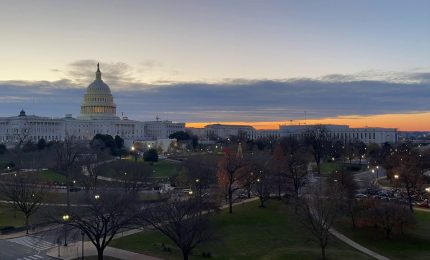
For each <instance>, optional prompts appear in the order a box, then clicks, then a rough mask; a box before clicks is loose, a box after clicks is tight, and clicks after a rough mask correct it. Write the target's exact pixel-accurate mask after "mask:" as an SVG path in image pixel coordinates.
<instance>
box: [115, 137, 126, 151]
mask: <svg viewBox="0 0 430 260" xmlns="http://www.w3.org/2000/svg"><path fill="white" fill-rule="evenodd" d="M114 141H115V146H116V149H117V150H121V149H122V147H123V146H124V139H122V138H121V137H120V136H119V135H115V139H114Z"/></svg>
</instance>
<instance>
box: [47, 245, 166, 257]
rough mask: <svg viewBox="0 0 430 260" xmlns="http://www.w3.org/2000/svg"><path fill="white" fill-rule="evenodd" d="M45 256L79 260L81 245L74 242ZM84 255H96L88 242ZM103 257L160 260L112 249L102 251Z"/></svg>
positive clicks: (95, 251) (51, 250) (54, 249)
mask: <svg viewBox="0 0 430 260" xmlns="http://www.w3.org/2000/svg"><path fill="white" fill-rule="evenodd" d="M46 254H47V255H48V256H51V257H55V258H57V259H65V260H69V259H75V258H80V257H82V244H81V242H76V243H73V244H69V245H68V246H67V247H65V246H61V247H59V248H58V247H56V248H52V249H50V250H48V252H47V253H46ZM84 255H85V256H92V255H97V250H96V248H95V247H94V245H93V244H92V243H91V242H90V241H87V242H85V243H84ZM104 256H112V257H115V258H118V259H124V260H161V259H160V258H156V257H152V256H148V255H142V254H138V253H134V252H130V251H127V250H122V249H119V248H113V247H107V248H106V249H105V251H104Z"/></svg>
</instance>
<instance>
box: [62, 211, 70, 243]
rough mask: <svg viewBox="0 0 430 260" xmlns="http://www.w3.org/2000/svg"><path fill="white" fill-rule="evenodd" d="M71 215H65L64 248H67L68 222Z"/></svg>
mask: <svg viewBox="0 0 430 260" xmlns="http://www.w3.org/2000/svg"><path fill="white" fill-rule="evenodd" d="M69 218H70V217H69V215H67V214H65V215H63V221H64V246H67V221H68V220H69Z"/></svg>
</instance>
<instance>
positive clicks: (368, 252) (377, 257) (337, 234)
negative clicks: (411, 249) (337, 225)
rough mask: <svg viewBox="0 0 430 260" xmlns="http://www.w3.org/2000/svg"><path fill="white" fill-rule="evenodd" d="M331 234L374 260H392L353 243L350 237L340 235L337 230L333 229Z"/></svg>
mask: <svg viewBox="0 0 430 260" xmlns="http://www.w3.org/2000/svg"><path fill="white" fill-rule="evenodd" d="M330 233H331V234H332V235H333V236H335V237H336V238H337V239H339V240H340V241H342V242H344V243H346V244H347V245H349V246H351V247H353V248H355V249H357V250H358V251H360V252H362V253H365V254H366V255H369V256H371V257H374V258H376V259H379V260H390V258H388V257H385V256H382V255H380V254H378V253H376V252H374V251H372V250H370V249H368V248H366V247H364V246H362V245H360V244H358V243H357V242H354V241H352V240H351V239H349V238H348V237H346V236H345V235H343V234H342V233H339V232H338V231H337V230H336V229H333V228H331V229H330Z"/></svg>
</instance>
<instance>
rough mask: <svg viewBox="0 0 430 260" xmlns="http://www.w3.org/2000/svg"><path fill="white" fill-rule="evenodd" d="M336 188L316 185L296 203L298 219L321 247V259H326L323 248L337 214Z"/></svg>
mask: <svg viewBox="0 0 430 260" xmlns="http://www.w3.org/2000/svg"><path fill="white" fill-rule="evenodd" d="M336 188H337V187H336V185H333V186H330V188H323V187H321V186H319V187H316V188H315V189H314V190H313V191H312V192H311V193H309V194H307V195H306V196H304V197H302V200H301V202H300V203H299V205H298V211H297V214H298V215H299V220H300V222H301V224H302V225H303V226H304V227H305V228H306V229H307V230H308V231H309V232H310V233H311V234H312V238H313V239H314V240H315V241H316V242H317V243H318V244H319V246H320V247H321V257H322V259H326V255H325V249H326V247H327V244H328V241H329V234H330V228H331V227H332V225H333V223H334V222H335V220H336V218H337V216H338V209H339V204H340V200H339V199H340V198H339V196H338V194H337V191H336Z"/></svg>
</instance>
